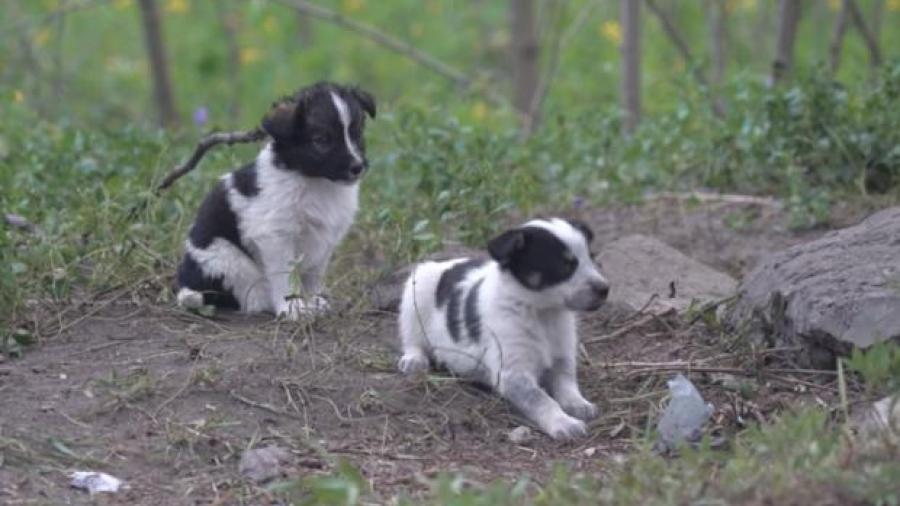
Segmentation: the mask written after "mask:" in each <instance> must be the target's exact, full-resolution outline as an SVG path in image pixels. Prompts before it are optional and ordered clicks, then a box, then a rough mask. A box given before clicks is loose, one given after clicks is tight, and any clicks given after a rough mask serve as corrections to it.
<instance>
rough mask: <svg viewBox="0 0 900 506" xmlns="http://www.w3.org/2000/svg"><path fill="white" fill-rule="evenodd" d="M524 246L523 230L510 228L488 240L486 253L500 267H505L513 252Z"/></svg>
mask: <svg viewBox="0 0 900 506" xmlns="http://www.w3.org/2000/svg"><path fill="white" fill-rule="evenodd" d="M524 247H525V232H524V231H522V230H520V229H512V230H507V231H506V232H503V233H502V234H500V235H498V236H497V237H495V238H493V239H491V240H490V241H488V253H490V255H491V258H493V259H494V260H496V261H497V263H499V264H500V266H501V267H506V266H507V265H509V263H510V261H511V260H512V256H513V254H515V253H516V252H517V251H519V250H521V249H522V248H524Z"/></svg>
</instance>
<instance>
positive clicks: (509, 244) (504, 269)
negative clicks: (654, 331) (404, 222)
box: [399, 218, 609, 439]
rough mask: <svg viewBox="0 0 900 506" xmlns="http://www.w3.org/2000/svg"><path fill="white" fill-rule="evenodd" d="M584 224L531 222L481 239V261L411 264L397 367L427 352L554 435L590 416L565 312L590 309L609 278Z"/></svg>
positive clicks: (564, 434)
mask: <svg viewBox="0 0 900 506" xmlns="http://www.w3.org/2000/svg"><path fill="white" fill-rule="evenodd" d="M592 239H593V233H592V232H591V230H590V229H589V228H588V227H587V226H586V225H584V224H582V223H578V222H570V221H566V220H562V219H559V218H552V219H546V220H544V219H538V220H533V221H529V222H528V223H525V224H524V225H522V226H520V227H518V228H514V229H512V230H508V231H506V232H504V233H503V234H501V235H500V236H498V237H496V238H494V239H492V240H491V241H490V242H489V243H488V253H489V254H490V259H486V258H485V259H482V258H459V259H454V260H448V261H444V262H425V263H422V264H420V265H418V266H417V267H416V268H415V269H414V270H413V272H412V274H411V275H410V277H409V280H408V281H407V282H406V286H405V289H404V292H403V299H402V301H401V303H400V317H399V327H400V338H401V341H402V343H401V344H402V348H403V357H402V358H401V359H400V362H399V368H400V371H402V372H403V373H404V374H411V373H413V372H415V371H419V370H425V369H427V368H428V365H429V358H430V359H433V360H435V361H436V362H438V363H440V364H442V365H445V366H446V367H447V368H448V369H449V370H450V371H452V372H453V373H455V374H457V375H460V376H464V377H467V378H471V379H474V380H475V381H478V382H481V383H484V384H486V385H488V386H490V387H492V388H493V389H494V390H496V391H497V392H499V394H500V395H501V396H503V397H504V398H506V399H507V400H508V401H509V402H510V403H512V405H513V406H514V407H515V408H517V409H518V410H519V411H520V412H521V413H522V414H523V415H525V416H526V417H527V418H528V419H530V420H531V421H532V422H534V423H535V424H536V425H537V426H538V427H539V428H540V429H541V430H542V431H544V432H546V433H547V434H548V435H550V436H551V437H553V438H555V439H569V438H574V437H577V436H582V435H585V434H586V433H587V429H586V426H585V423H584V421H583V420H589V419H591V418H593V417H595V416H596V415H597V407H596V406H595V405H594V404H592V403H590V402H588V401H587V400H586V399H585V398H584V397H583V396H582V395H581V392H580V390H579V389H578V383H577V381H576V374H575V365H576V346H577V336H576V330H575V311H592V310H595V309H597V308H599V307H600V306H601V305H602V304H603V302H604V301H605V300H606V296H607V294H608V293H609V284H608V283H607V281H606V279H605V278H604V277H603V275H602V274H601V273H600V271H599V269H598V267H597V265H596V264H595V263H594V261H593V260H592V255H591V252H590V249H589V247H590V243H591V241H592Z"/></svg>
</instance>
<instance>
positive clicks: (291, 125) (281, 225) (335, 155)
mask: <svg viewBox="0 0 900 506" xmlns="http://www.w3.org/2000/svg"><path fill="white" fill-rule="evenodd" d="M365 115H368V116H370V117H371V118H374V117H375V101H374V99H373V98H372V96H371V95H370V94H368V93H366V92H365V91H362V90H360V89H357V88H351V87H345V86H339V85H337V84H334V83H326V82H321V83H317V84H315V85H313V86H310V87H308V88H305V89H302V90H300V91H298V92H297V93H295V94H294V95H293V96H292V97H288V98H285V99H282V100H281V101H279V102H277V103H275V104H274V105H273V106H272V109H271V111H270V112H269V114H268V115H267V116H266V117H265V118H263V121H262V128H263V129H264V130H265V131H266V133H268V134H269V136H270V137H271V138H272V140H271V142H270V143H268V144H267V145H266V146H265V147H264V148H263V149H262V151H260V152H259V154H258V155H257V157H256V160H255V161H254V162H252V163H249V164H247V165H245V166H243V167H242V168H240V169H237V170H235V171H234V172H231V173H230V174H227V175H225V176H224V177H222V178H221V179H220V180H219V182H218V183H217V184H216V185H215V187H214V188H213V189H212V191H211V192H210V193H209V194H208V195H207V196H206V199H205V200H204V201H203V203H202V204H201V205H200V209H199V211H198V212H197V217H196V219H195V221H194V224H193V226H192V227H191V230H190V234H189V236H188V239H187V240H186V241H185V250H186V251H185V253H184V258H183V260H182V262H181V265H180V266H179V267H178V273H177V280H176V283H177V293H178V295H177V299H178V303H179V304H181V305H183V306H187V307H198V306H201V305H204V304H212V305H215V306H219V307H223V308H231V309H239V310H242V311H245V312H260V311H268V312H273V313H275V314H276V315H285V316H287V317H289V318H291V319H297V318H299V317H300V316H302V315H304V314H308V313H311V312H314V311H319V310H324V309H325V308H326V306H327V303H326V302H325V300H324V299H323V298H322V297H321V296H320V294H321V292H322V280H323V277H324V276H325V271H326V269H327V267H328V262H329V261H330V259H331V255H332V252H333V251H334V249H335V247H337V245H338V244H339V243H340V242H341V239H342V238H343V237H344V235H345V234H346V233H347V230H348V229H349V228H350V225H351V224H352V223H353V217H354V215H355V214H356V209H357V194H358V192H359V185H358V183H359V180H360V178H361V177H362V175H363V172H365V170H366V168H367V162H366V157H365V144H364V141H363V128H364V127H365ZM294 273H296V274H297V275H298V276H296V277H295V276H294ZM297 278H299V279H297ZM296 281H299V283H297V282H296ZM298 284H299V286H298ZM297 290H299V291H300V292H301V293H297ZM301 295H302V298H301Z"/></svg>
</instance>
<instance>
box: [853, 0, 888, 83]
mask: <svg viewBox="0 0 900 506" xmlns="http://www.w3.org/2000/svg"><path fill="white" fill-rule="evenodd" d="M844 4H846V5H847V10H848V11H849V13H850V19H852V20H853V24H854V25H856V28H857V29H858V30H859V34H860V35H862V38H863V40H864V41H865V43H866V48H868V50H869V65H871V67H872V70H873V71H874V70H875V69H876V68H877V67H878V66H879V65H881V48H879V47H878V40H877V39H876V38H875V36H874V35H872V32H870V31H869V27H868V26H866V19H865V18H864V17H863V14H862V11H861V10H860V8H859V4H858V3H857V2H856V0H844Z"/></svg>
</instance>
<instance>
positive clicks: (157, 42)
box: [138, 0, 178, 127]
mask: <svg viewBox="0 0 900 506" xmlns="http://www.w3.org/2000/svg"><path fill="white" fill-rule="evenodd" d="M138 2H139V3H140V6H141V22H142V23H143V25H144V40H145V43H146V45H147V56H148V57H149V59H150V73H151V74H152V75H153V94H154V97H155V98H156V107H157V110H158V114H159V123H160V125H161V126H164V127H171V126H176V125H177V124H178V113H177V112H176V110H175V100H174V98H173V94H172V83H171V80H170V79H169V64H168V59H167V58H166V48H165V46H164V45H163V39H162V27H161V22H160V18H159V9H157V6H156V0H138Z"/></svg>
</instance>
